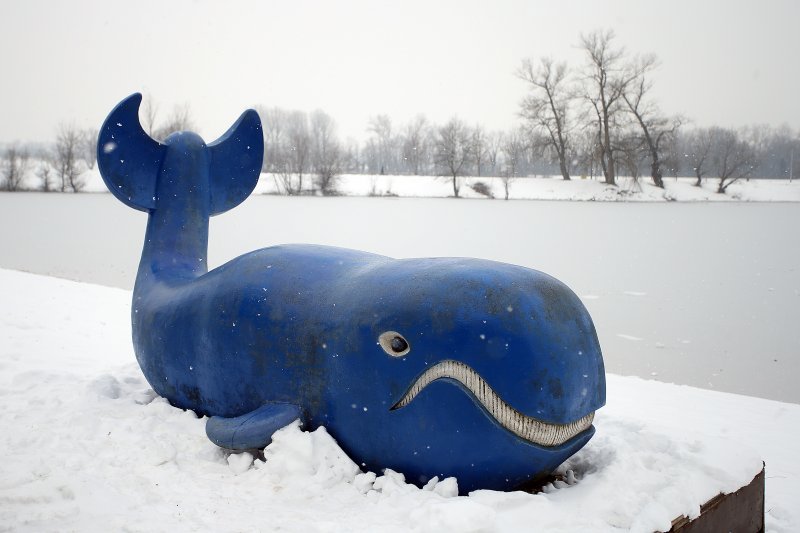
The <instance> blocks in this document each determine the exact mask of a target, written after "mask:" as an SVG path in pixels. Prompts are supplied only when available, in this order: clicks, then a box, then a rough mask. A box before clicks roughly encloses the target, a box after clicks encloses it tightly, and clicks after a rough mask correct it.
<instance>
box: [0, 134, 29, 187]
mask: <svg viewBox="0 0 800 533" xmlns="http://www.w3.org/2000/svg"><path fill="white" fill-rule="evenodd" d="M28 162H29V154H28V150H26V149H25V148H20V147H19V146H17V145H16V144H12V145H11V146H9V147H8V148H6V149H5V152H3V159H2V165H0V177H2V181H0V187H2V189H3V190H6V191H17V190H19V189H21V188H22V187H23V185H24V183H25V174H26V173H27V172H28Z"/></svg>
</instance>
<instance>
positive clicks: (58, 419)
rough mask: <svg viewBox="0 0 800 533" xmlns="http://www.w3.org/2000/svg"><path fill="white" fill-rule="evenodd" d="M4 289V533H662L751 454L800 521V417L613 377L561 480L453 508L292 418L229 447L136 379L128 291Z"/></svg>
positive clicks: (443, 486) (41, 286) (781, 408)
mask: <svg viewBox="0 0 800 533" xmlns="http://www.w3.org/2000/svg"><path fill="white" fill-rule="evenodd" d="M0 286H2V290H3V294H5V295H6V297H5V298H4V299H3V300H2V301H0V331H2V337H3V338H4V339H5V341H4V343H3V344H2V345H0V371H1V372H0V405H2V407H3V409H2V410H0V425H2V427H3V428H4V431H3V432H2V434H1V435H0V451H2V453H3V455H4V457H5V461H3V462H2V463H0V524H3V525H5V526H10V527H11V529H13V530H15V531H50V530H79V531H115V530H128V531H174V530H203V531H250V530H278V529H280V530H284V531H303V532H306V531H342V530H344V531H376V530H380V531H409V530H411V531H518V530H522V529H524V530H527V531H618V530H620V529H621V530H630V531H654V530H666V529H669V527H670V521H671V520H672V519H673V518H676V517H677V516H679V515H681V514H684V515H687V516H690V517H692V516H696V515H697V514H698V513H699V507H700V504H702V503H703V502H705V501H706V500H708V499H710V498H711V497H713V496H715V495H716V494H717V493H719V492H730V491H733V490H736V489H738V488H739V487H741V486H743V485H745V484H747V483H748V482H749V481H750V480H751V479H752V478H753V476H755V475H756V473H757V472H758V471H759V470H760V469H761V466H762V463H761V458H762V457H766V459H767V463H768V468H769V469H771V472H780V473H782V474H784V475H782V476H781V477H782V479H781V480H779V484H775V485H772V484H773V483H774V481H773V480H772V479H770V480H768V483H770V484H771V485H770V487H768V490H767V497H768V498H769V499H768V503H767V508H768V509H770V514H769V515H768V517H767V518H768V526H769V530H771V531H791V530H796V529H797V528H798V526H800V513H798V511H797V510H796V508H795V506H794V504H793V503H792V502H796V501H797V499H798V496H800V489H799V488H798V485H800V482H799V481H798V478H797V470H796V459H795V457H794V455H793V454H792V453H789V452H787V451H786V446H787V444H786V443H788V442H792V440H793V439H792V437H795V439H796V437H797V436H798V434H800V429H799V428H800V406H796V405H792V404H781V403H778V402H770V401H766V400H760V399H753V398H746V397H742V396H735V395H729V394H722V393H715V392H710V391H701V390H699V389H693V388H689V387H678V386H674V385H668V384H660V383H653V382H646V381H643V380H639V379H636V378H622V377H618V376H609V404H608V406H607V407H605V408H604V409H602V410H601V411H600V412H599V413H598V415H597V418H596V421H595V425H596V427H597V435H596V436H595V438H594V439H592V441H591V442H590V443H589V444H588V445H587V446H586V447H585V448H584V449H583V450H581V452H579V453H578V454H577V455H575V456H574V457H573V458H571V459H570V460H569V461H567V463H565V464H564V465H562V466H561V467H560V468H559V473H560V474H561V475H562V476H563V481H557V482H555V483H553V484H551V485H549V486H548V487H546V490H545V491H544V492H542V493H540V494H536V495H533V494H528V493H524V492H509V493H503V492H495V491H475V492H473V493H471V494H470V495H469V496H468V497H459V496H457V494H458V485H457V480H456V479H453V478H448V479H444V480H439V479H433V480H431V482H429V483H428V484H427V485H426V486H425V487H423V488H417V487H416V486H414V485H411V484H408V483H406V482H405V480H404V478H403V476H402V474H399V473H397V472H393V471H391V470H386V471H385V472H377V473H373V472H362V471H361V470H360V469H359V468H358V465H356V464H355V463H354V462H353V461H352V460H351V459H350V458H349V457H347V455H346V454H345V453H344V452H343V451H342V450H341V449H340V448H339V446H338V445H337V444H336V441H335V440H334V438H333V437H332V436H331V435H330V434H328V432H327V431H326V430H325V428H318V429H317V430H315V431H311V432H309V431H303V430H302V428H301V427H300V425H299V423H298V422H295V423H293V424H290V425H289V426H287V427H285V428H283V429H282V430H280V431H279V432H278V433H276V435H275V436H274V439H273V442H272V444H270V446H268V447H267V448H266V449H265V450H264V460H261V459H257V458H254V457H253V456H252V455H251V454H248V453H242V454H230V453H227V452H225V451H223V450H221V449H219V448H217V447H215V446H214V445H213V444H211V443H210V442H209V441H208V440H207V439H206V437H205V431H204V426H205V420H203V419H201V418H198V417H197V416H196V415H195V414H194V413H191V412H186V411H182V410H180V409H176V408H174V407H172V406H170V405H169V403H168V402H167V401H166V400H164V399H162V398H159V397H157V396H156V395H155V394H154V393H153V392H152V390H151V389H150V388H149V386H148V385H147V383H146V382H145V380H144V378H143V377H142V374H141V372H140V371H139V368H138V366H137V365H136V363H135V358H134V355H133V353H132V349H131V346H130V331H129V312H130V307H129V303H128V302H129V299H130V293H129V292H126V291H121V290H116V289H107V288H100V287H96V286H91V285H85V284H79V283H74V282H67V281H63V280H57V279H53V278H46V277H40V276H34V275H30V274H23V273H18V272H12V271H3V270H0ZM778 419H780V420H778ZM709 421H710V422H709ZM753 449H757V450H758V452H755V451H753ZM773 460H774V463H772V462H771V461H773ZM768 477H769V476H768ZM773 487H774V488H775V489H776V490H774V491H773V490H770V489H771V488H773Z"/></svg>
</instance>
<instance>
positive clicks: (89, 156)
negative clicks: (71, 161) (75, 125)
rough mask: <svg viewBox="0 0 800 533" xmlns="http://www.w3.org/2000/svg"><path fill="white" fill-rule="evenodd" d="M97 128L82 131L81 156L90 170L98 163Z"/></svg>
mask: <svg viewBox="0 0 800 533" xmlns="http://www.w3.org/2000/svg"><path fill="white" fill-rule="evenodd" d="M98 134H99V132H98V130H97V128H89V129H85V130H83V131H81V145H82V146H81V148H82V150H81V156H82V158H83V160H84V161H85V162H86V166H87V167H89V169H93V168H94V165H95V163H96V162H97V136H98Z"/></svg>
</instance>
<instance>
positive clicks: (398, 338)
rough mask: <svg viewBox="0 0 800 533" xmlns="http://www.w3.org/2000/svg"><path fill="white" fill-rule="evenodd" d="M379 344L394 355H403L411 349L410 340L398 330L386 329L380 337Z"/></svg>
mask: <svg viewBox="0 0 800 533" xmlns="http://www.w3.org/2000/svg"><path fill="white" fill-rule="evenodd" d="M378 344H380V345H381V348H383V351H384V352H386V353H387V354H389V355H391V356H392V357H402V356H404V355H405V354H407V353H408V352H409V351H410V350H411V346H409V345H408V341H407V340H406V339H405V338H403V336H402V335H400V334H399V333H397V332H396V331H385V332H383V333H381V336H380V337H378Z"/></svg>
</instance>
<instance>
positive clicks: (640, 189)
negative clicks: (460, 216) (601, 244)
mask: <svg viewBox="0 0 800 533" xmlns="http://www.w3.org/2000/svg"><path fill="white" fill-rule="evenodd" d="M84 176H85V178H86V181H87V185H86V191H87V192H106V190H107V189H106V186H105V184H104V183H103V180H102V178H101V177H100V174H99V172H98V171H97V169H94V170H93V171H89V172H87V173H86V174H85V175H84ZM312 181H313V175H309V176H305V177H304V183H305V185H304V189H305V188H306V187H309V186H311V184H312ZM478 182H482V183H484V184H485V185H486V186H487V187H488V189H489V190H490V191H491V193H492V195H493V196H494V198H496V199H503V198H505V188H504V185H503V180H502V179H501V178H497V177H464V178H458V183H459V185H460V189H459V196H461V197H463V198H481V199H485V198H487V197H486V196H485V195H482V194H479V193H478V192H475V190H473V189H472V185H475V184H476V183H478ZM618 182H619V185H618V186H617V187H615V186H613V185H606V184H605V183H603V181H602V179H601V178H600V177H597V176H595V177H594V178H593V179H592V178H584V177H581V176H573V179H572V180H570V181H564V180H563V179H561V177H560V176H532V177H520V178H513V179H512V180H510V181H509V199H511V200H572V201H586V202H594V201H597V202H675V201H678V202H735V201H744V202H800V180H794V181H791V182H790V181H788V180H749V181H744V180H742V181H739V182H736V183H734V184H733V185H731V186H730V187H728V189H727V193H726V194H719V193H717V184H718V180H716V179H704V180H703V184H702V186H701V187H695V186H694V183H695V178H664V184H665V186H664V187H665V188H664V189H660V188H658V187H655V186H653V185H652V182H651V180H650V179H649V178H646V177H643V178H641V179H639V180H638V182H637V181H634V180H632V179H630V178H626V177H621V178H618ZM28 185H29V186H31V187H33V186H35V184H34V183H33V181H32V180H29V181H28ZM336 188H337V191H338V192H339V193H340V194H342V195H345V196H400V197H410V198H446V197H450V196H453V185H452V179H450V178H444V177H438V178H437V177H434V176H371V175H364V174H344V175H342V176H340V177H339V180H338V184H337V187H336ZM284 192H285V189H284V187H283V185H282V184H281V181H280V178H279V177H278V176H277V175H273V174H262V175H261V179H260V181H259V184H258V187H257V188H256V191H255V194H282V193H284Z"/></svg>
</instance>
